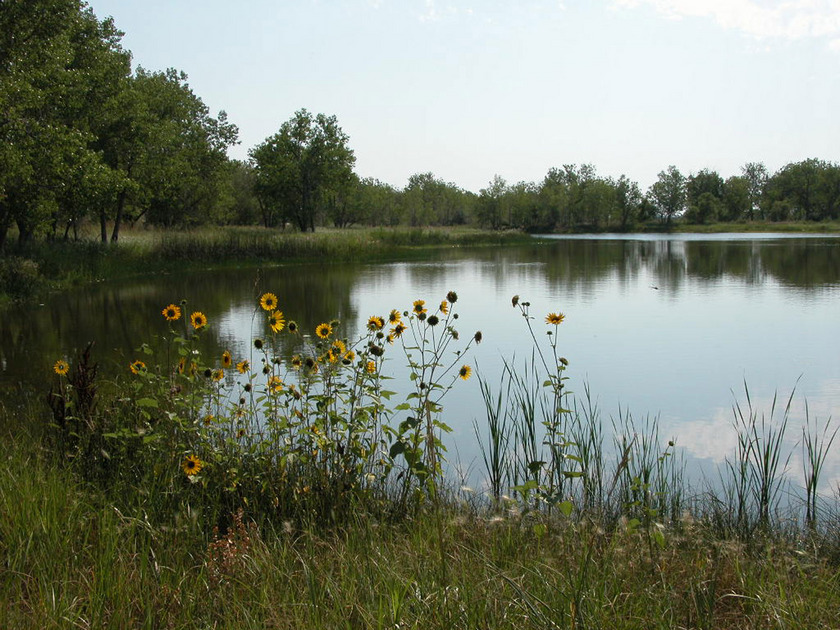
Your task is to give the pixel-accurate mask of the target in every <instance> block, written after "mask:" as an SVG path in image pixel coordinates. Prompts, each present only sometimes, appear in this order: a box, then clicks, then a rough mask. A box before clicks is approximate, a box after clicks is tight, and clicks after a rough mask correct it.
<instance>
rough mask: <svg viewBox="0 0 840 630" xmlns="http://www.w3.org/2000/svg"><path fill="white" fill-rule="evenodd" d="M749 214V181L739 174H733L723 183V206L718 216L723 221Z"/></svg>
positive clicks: (745, 216)
mask: <svg viewBox="0 0 840 630" xmlns="http://www.w3.org/2000/svg"><path fill="white" fill-rule="evenodd" d="M751 216H752V203H751V202H750V181H749V180H748V179H747V178H746V177H743V176H741V175H733V176H732V177H730V178H729V179H727V180H726V181H725V182H724V184H723V208H722V212H721V217H720V218H721V219H723V220H725V221H738V220H741V219H744V218H749V217H751Z"/></svg>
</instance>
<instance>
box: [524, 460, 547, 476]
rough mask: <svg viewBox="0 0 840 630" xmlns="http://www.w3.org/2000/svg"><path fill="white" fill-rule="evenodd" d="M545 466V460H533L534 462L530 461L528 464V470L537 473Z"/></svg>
mask: <svg viewBox="0 0 840 630" xmlns="http://www.w3.org/2000/svg"><path fill="white" fill-rule="evenodd" d="M543 466H545V462H544V461H542V460H537V461H533V462H530V463H529V464H528V470H530V471H531V474H536V473H538V472H539V470H540V468H542V467H543Z"/></svg>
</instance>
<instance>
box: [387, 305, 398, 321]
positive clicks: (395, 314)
mask: <svg viewBox="0 0 840 630" xmlns="http://www.w3.org/2000/svg"><path fill="white" fill-rule="evenodd" d="M398 321H400V312H399V311H398V310H397V309H395V308H394V309H391V312H390V313H389V314H388V323H389V324H396V323H397V322H398Z"/></svg>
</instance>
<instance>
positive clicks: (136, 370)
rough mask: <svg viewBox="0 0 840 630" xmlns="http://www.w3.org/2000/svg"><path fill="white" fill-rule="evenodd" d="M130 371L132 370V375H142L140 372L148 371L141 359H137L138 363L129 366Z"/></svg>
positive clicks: (134, 362)
mask: <svg viewBox="0 0 840 630" xmlns="http://www.w3.org/2000/svg"><path fill="white" fill-rule="evenodd" d="M128 369H129V370H131V373H132V374H140V372H145V371H146V364H145V363H143V362H142V361H141V360H140V359H137V360H136V361H133V362H131V363H129V364H128Z"/></svg>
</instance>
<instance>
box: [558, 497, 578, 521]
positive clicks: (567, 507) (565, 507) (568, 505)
mask: <svg viewBox="0 0 840 630" xmlns="http://www.w3.org/2000/svg"><path fill="white" fill-rule="evenodd" d="M557 507H558V508H559V509H560V513H561V514H562V515H563V516H566V517H568V516H571V514H572V511H573V510H574V509H575V506H574V504H573V503H572V502H571V501H563V502H561V503H559V504H558V505H557Z"/></svg>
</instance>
